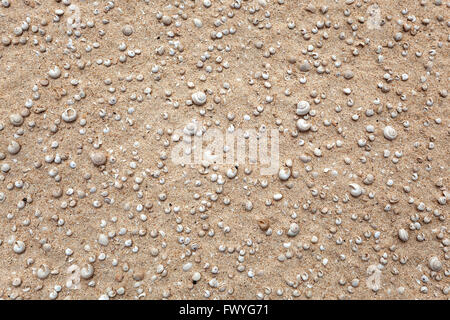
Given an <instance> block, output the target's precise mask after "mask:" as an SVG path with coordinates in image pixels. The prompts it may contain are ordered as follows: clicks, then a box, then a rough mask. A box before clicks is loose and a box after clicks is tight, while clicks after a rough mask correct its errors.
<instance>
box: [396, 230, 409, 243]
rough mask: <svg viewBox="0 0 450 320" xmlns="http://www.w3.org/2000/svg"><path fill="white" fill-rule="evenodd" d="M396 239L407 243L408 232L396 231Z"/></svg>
mask: <svg viewBox="0 0 450 320" xmlns="http://www.w3.org/2000/svg"><path fill="white" fill-rule="evenodd" d="M398 238H399V239H400V240H402V241H403V242H406V241H408V239H409V235H408V231H406V230H405V229H400V230H398Z"/></svg>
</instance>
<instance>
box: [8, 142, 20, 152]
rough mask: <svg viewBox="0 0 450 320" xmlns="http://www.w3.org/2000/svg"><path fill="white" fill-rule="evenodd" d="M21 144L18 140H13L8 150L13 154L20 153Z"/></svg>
mask: <svg viewBox="0 0 450 320" xmlns="http://www.w3.org/2000/svg"><path fill="white" fill-rule="evenodd" d="M20 148H21V147H20V144H19V143H18V142H16V141H14V140H13V141H11V143H10V144H9V145H8V152H9V153H10V154H12V155H14V154H18V153H19V151H20Z"/></svg>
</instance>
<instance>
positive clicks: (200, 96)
mask: <svg viewBox="0 0 450 320" xmlns="http://www.w3.org/2000/svg"><path fill="white" fill-rule="evenodd" d="M191 98H192V102H194V104H196V105H197V106H202V105H204V104H205V103H206V94H205V93H204V92H202V91H197V92H195V93H193V94H192V96H191Z"/></svg>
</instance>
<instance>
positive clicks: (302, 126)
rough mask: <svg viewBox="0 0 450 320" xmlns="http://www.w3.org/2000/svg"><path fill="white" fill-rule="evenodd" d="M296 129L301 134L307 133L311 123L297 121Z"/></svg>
mask: <svg viewBox="0 0 450 320" xmlns="http://www.w3.org/2000/svg"><path fill="white" fill-rule="evenodd" d="M297 128H298V130H300V131H302V132H305V131H308V130H309V129H310V128H311V123H308V122H306V121H305V120H304V119H298V120H297Z"/></svg>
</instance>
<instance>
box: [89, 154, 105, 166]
mask: <svg viewBox="0 0 450 320" xmlns="http://www.w3.org/2000/svg"><path fill="white" fill-rule="evenodd" d="M91 161H92V163H93V164H94V165H96V166H101V165H104V164H105V163H106V156H105V155H104V154H103V153H102V152H93V153H91Z"/></svg>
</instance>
